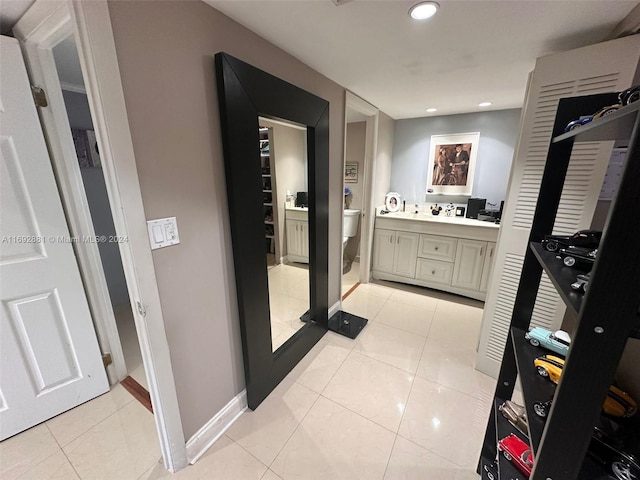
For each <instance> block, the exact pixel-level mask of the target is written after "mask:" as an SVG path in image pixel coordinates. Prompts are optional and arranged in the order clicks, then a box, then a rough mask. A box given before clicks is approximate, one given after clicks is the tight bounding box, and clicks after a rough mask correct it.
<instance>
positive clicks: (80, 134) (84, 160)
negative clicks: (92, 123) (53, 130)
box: [71, 128, 102, 168]
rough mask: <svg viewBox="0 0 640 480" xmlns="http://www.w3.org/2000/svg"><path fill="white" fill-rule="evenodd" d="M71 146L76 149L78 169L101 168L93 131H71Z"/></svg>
mask: <svg viewBox="0 0 640 480" xmlns="http://www.w3.org/2000/svg"><path fill="white" fill-rule="evenodd" d="M71 135H72V136H73V144H74V146H75V147H76V156H77V157H78V164H79V165H80V168H96V167H100V166H102V162H101V161H100V152H98V142H96V134H95V132H94V131H93V130H78V129H74V128H72V129H71Z"/></svg>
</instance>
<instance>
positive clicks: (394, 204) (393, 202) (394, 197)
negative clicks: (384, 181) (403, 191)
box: [384, 192, 400, 212]
mask: <svg viewBox="0 0 640 480" xmlns="http://www.w3.org/2000/svg"><path fill="white" fill-rule="evenodd" d="M384 205H385V207H386V208H387V210H388V211H390V212H397V211H398V210H400V194H399V193H395V192H390V193H387V196H386V200H385V203H384Z"/></svg>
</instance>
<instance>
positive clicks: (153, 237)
mask: <svg viewBox="0 0 640 480" xmlns="http://www.w3.org/2000/svg"><path fill="white" fill-rule="evenodd" d="M147 229H148V230H149V242H150V243H151V250H155V249H156V248H162V247H168V246H170V245H177V244H178V243H180V237H179V236H178V223H177V222H176V217H169V218H159V219H157V220H147Z"/></svg>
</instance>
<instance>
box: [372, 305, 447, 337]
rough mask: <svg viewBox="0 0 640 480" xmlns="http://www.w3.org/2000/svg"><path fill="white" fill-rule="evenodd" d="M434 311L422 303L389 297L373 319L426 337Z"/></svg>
mask: <svg viewBox="0 0 640 480" xmlns="http://www.w3.org/2000/svg"><path fill="white" fill-rule="evenodd" d="M392 297H393V296H392ZM425 305H426V304H425ZM434 312H435V311H434V310H433V309H429V308H426V306H424V305H423V306H415V305H407V304H405V303H399V302H395V301H393V299H392V298H389V300H387V302H386V303H385V304H384V305H383V306H382V308H381V309H380V311H379V312H378V315H376V317H375V319H374V320H375V322H376V323H384V324H385V325H389V326H391V327H396V328H399V329H400V330H405V331H407V332H411V333H417V334H418V335H422V336H423V337H426V336H427V334H428V333H429V329H430V327H431V321H432V319H433V314H434Z"/></svg>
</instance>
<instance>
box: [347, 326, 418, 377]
mask: <svg viewBox="0 0 640 480" xmlns="http://www.w3.org/2000/svg"><path fill="white" fill-rule="evenodd" d="M424 342H425V337H423V336H421V335H416V334H415V333H410V332H405V331H403V330H399V329H397V328H395V327H389V326H387V325H383V324H379V323H375V322H369V324H368V325H367V326H366V327H365V328H364V330H363V331H362V333H360V335H359V336H358V341H357V342H356V345H355V347H353V348H354V350H355V351H357V352H359V353H362V354H363V355H366V356H368V357H371V358H375V359H376V360H380V361H381V362H384V363H386V364H388V365H391V366H393V367H397V368H401V369H403V370H406V371H407V372H409V373H415V372H416V370H417V369H418V363H419V361H420V356H421V355H422V347H423V346H424Z"/></svg>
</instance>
